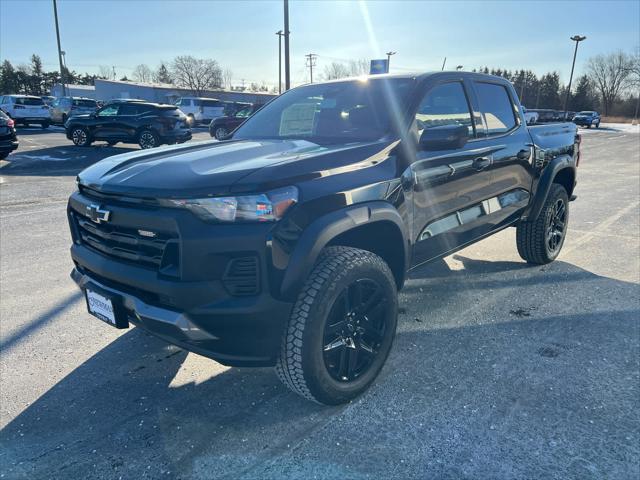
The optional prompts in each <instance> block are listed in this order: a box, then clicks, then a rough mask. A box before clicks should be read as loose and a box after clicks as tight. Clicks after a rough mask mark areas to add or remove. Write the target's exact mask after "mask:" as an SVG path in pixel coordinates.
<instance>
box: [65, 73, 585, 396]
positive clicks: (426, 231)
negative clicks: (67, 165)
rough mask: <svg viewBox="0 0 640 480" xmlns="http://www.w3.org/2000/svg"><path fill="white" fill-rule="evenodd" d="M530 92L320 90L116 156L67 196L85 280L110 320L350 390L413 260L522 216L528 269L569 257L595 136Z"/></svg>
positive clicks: (312, 385)
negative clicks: (228, 128)
mask: <svg viewBox="0 0 640 480" xmlns="http://www.w3.org/2000/svg"><path fill="white" fill-rule="evenodd" d="M517 98H518V97H517V95H516V92H515V91H514V89H513V87H512V86H511V84H510V83H509V82H508V81H506V80H504V79H502V78H498V77H494V76H489V75H483V74H476V73H467V72H437V73H427V74H420V75H402V76H396V75H380V76H371V77H368V78H363V79H347V80H338V81H333V82H327V83H317V84H311V85H306V86H301V87H298V88H294V89H292V90H289V91H287V92H286V93H284V94H283V95H281V96H279V97H277V98H276V99H274V100H273V101H271V102H270V103H268V104H267V105H266V106H264V107H263V108H262V109H261V110H260V111H259V112H257V113H256V114H255V115H253V116H252V117H251V118H249V119H248V120H247V121H246V122H245V123H243V124H242V126H240V127H239V128H238V129H237V130H236V131H235V132H234V133H233V134H232V135H231V136H230V137H228V139H225V141H222V142H216V141H214V140H212V141H207V142H200V143H189V144H185V145H178V146H169V147H163V148H160V149H154V150H152V151H139V152H131V153H126V154H123V155H117V156H113V157H109V158H107V159H104V160H102V161H100V162H98V163H96V164H94V165H92V166H90V167H89V168H87V169H86V170H84V171H83V172H81V173H80V174H79V175H78V178H77V185H78V189H77V191H76V192H74V193H73V194H72V195H71V197H70V199H69V203H68V218H69V224H70V227H71V234H72V239H73V245H72V247H71V257H72V259H73V262H74V264H75V268H74V269H73V271H72V273H71V276H72V278H73V279H74V280H75V282H76V283H77V284H78V286H79V287H80V288H81V289H82V290H83V291H84V294H85V297H86V301H87V307H88V310H89V312H90V313H92V314H93V315H94V316H96V317H98V318H99V319H101V320H103V321H104V322H106V323H109V324H111V325H113V326H115V327H117V328H127V327H128V326H129V325H130V324H132V325H135V326H139V327H142V328H144V329H145V330H147V331H149V332H151V333H152V334H154V335H156V336H158V337H160V338H162V339H164V340H166V341H167V342H170V343H172V344H175V345H178V346H180V347H182V348H184V349H186V350H189V351H192V352H195V353H198V354H201V355H204V356H207V357H210V358H212V359H215V360H217V361H218V362H221V363H223V364H225V365H231V366H275V369H276V372H277V374H278V376H279V377H280V379H281V380H282V381H283V382H284V383H285V384H286V385H287V386H288V387H289V388H291V389H292V390H293V391H294V392H296V393H298V394H300V395H302V396H304V397H306V398H308V399H310V400H314V401H316V402H319V403H322V404H340V403H344V402H347V401H349V400H350V399H352V398H354V397H355V396H356V395H358V394H360V393H361V392H363V391H364V390H365V389H366V388H367V387H368V386H369V385H370V384H371V383H372V382H373V381H374V379H375V378H376V376H377V375H378V372H379V371H380V369H381V368H382V366H383V364H384V363H385V360H386V358H387V356H388V354H389V351H390V349H391V345H392V343H393V339H394V335H395V331H396V324H397V314H398V299H397V291H398V290H399V289H400V288H402V286H403V284H404V282H405V278H406V276H407V273H408V272H409V271H410V270H411V269H414V268H416V267H418V266H420V265H423V264H425V263H427V262H431V261H433V260H436V259H440V258H442V257H444V256H446V255H450V254H451V253H452V252H455V251H456V250H459V249H461V248H464V247H466V246H467V245H470V244H472V243H474V242H477V241H478V240H481V239H483V238H486V237H488V236H489V235H492V234H494V233H496V232H499V231H500V230H502V229H504V228H507V227H515V228H516V229H517V235H516V238H517V249H518V252H519V253H520V256H521V257H522V258H523V259H524V260H526V261H527V262H529V263H532V264H545V263H548V262H551V261H553V260H554V259H555V258H556V257H557V256H558V253H559V252H560V249H561V248H562V245H563V242H564V239H565V235H566V232H567V222H568V220H569V201H570V200H572V199H574V198H575V196H574V188H575V185H576V167H577V165H578V162H579V155H580V152H579V143H580V137H579V136H578V135H577V132H576V130H577V127H576V126H575V125H574V124H573V123H562V124H553V125H543V126H535V127H528V126H527V125H526V122H525V118H524V115H523V111H522V108H521V107H520V105H519V103H518V100H517Z"/></svg>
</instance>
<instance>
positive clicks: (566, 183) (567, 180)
mask: <svg viewBox="0 0 640 480" xmlns="http://www.w3.org/2000/svg"><path fill="white" fill-rule="evenodd" d="M553 183H558V184H560V185H562V186H563V187H564V189H565V190H566V191H567V195H569V197H570V196H571V194H572V193H573V187H574V183H575V173H574V172H573V170H572V169H570V168H563V169H562V170H560V171H559V172H558V173H557V174H556V176H555V178H554V179H553Z"/></svg>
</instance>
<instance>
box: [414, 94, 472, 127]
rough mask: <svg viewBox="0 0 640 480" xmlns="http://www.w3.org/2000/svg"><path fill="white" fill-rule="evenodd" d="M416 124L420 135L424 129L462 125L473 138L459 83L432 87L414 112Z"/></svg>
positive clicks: (467, 110) (467, 106) (466, 104)
mask: <svg viewBox="0 0 640 480" xmlns="http://www.w3.org/2000/svg"><path fill="white" fill-rule="evenodd" d="M416 123H417V124H418V131H419V133H420V134H421V133H422V131H423V130H424V129H425V128H433V127H440V126H443V125H464V126H465V127H467V128H468V129H469V135H470V136H473V123H472V122H471V112H470V111H469V102H467V97H466V95H465V93H464V88H463V87H462V84H461V83H460V82H452V83H445V84H443V85H438V86H436V87H433V88H432V89H431V90H429V92H427V94H426V95H425V96H424V98H423V99H422V102H420V106H419V107H418V111H417V112H416Z"/></svg>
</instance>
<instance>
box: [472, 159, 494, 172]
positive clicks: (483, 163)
mask: <svg viewBox="0 0 640 480" xmlns="http://www.w3.org/2000/svg"><path fill="white" fill-rule="evenodd" d="M489 165H491V158H490V157H478V158H476V159H475V160H474V161H473V168H475V169H476V170H484V169H485V168H487V167H488V166H489Z"/></svg>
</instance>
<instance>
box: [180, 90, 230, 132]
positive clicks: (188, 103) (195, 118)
mask: <svg viewBox="0 0 640 480" xmlns="http://www.w3.org/2000/svg"><path fill="white" fill-rule="evenodd" d="M176 106H177V107H179V108H180V110H182V112H183V113H184V114H185V115H186V116H187V118H188V119H189V123H191V125H195V124H196V123H209V122H211V120H214V119H216V118H218V117H222V116H223V115H224V110H225V107H226V106H227V102H223V101H222V100H218V99H216V98H202V97H182V98H181V99H180V100H178V101H177V102H176Z"/></svg>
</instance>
